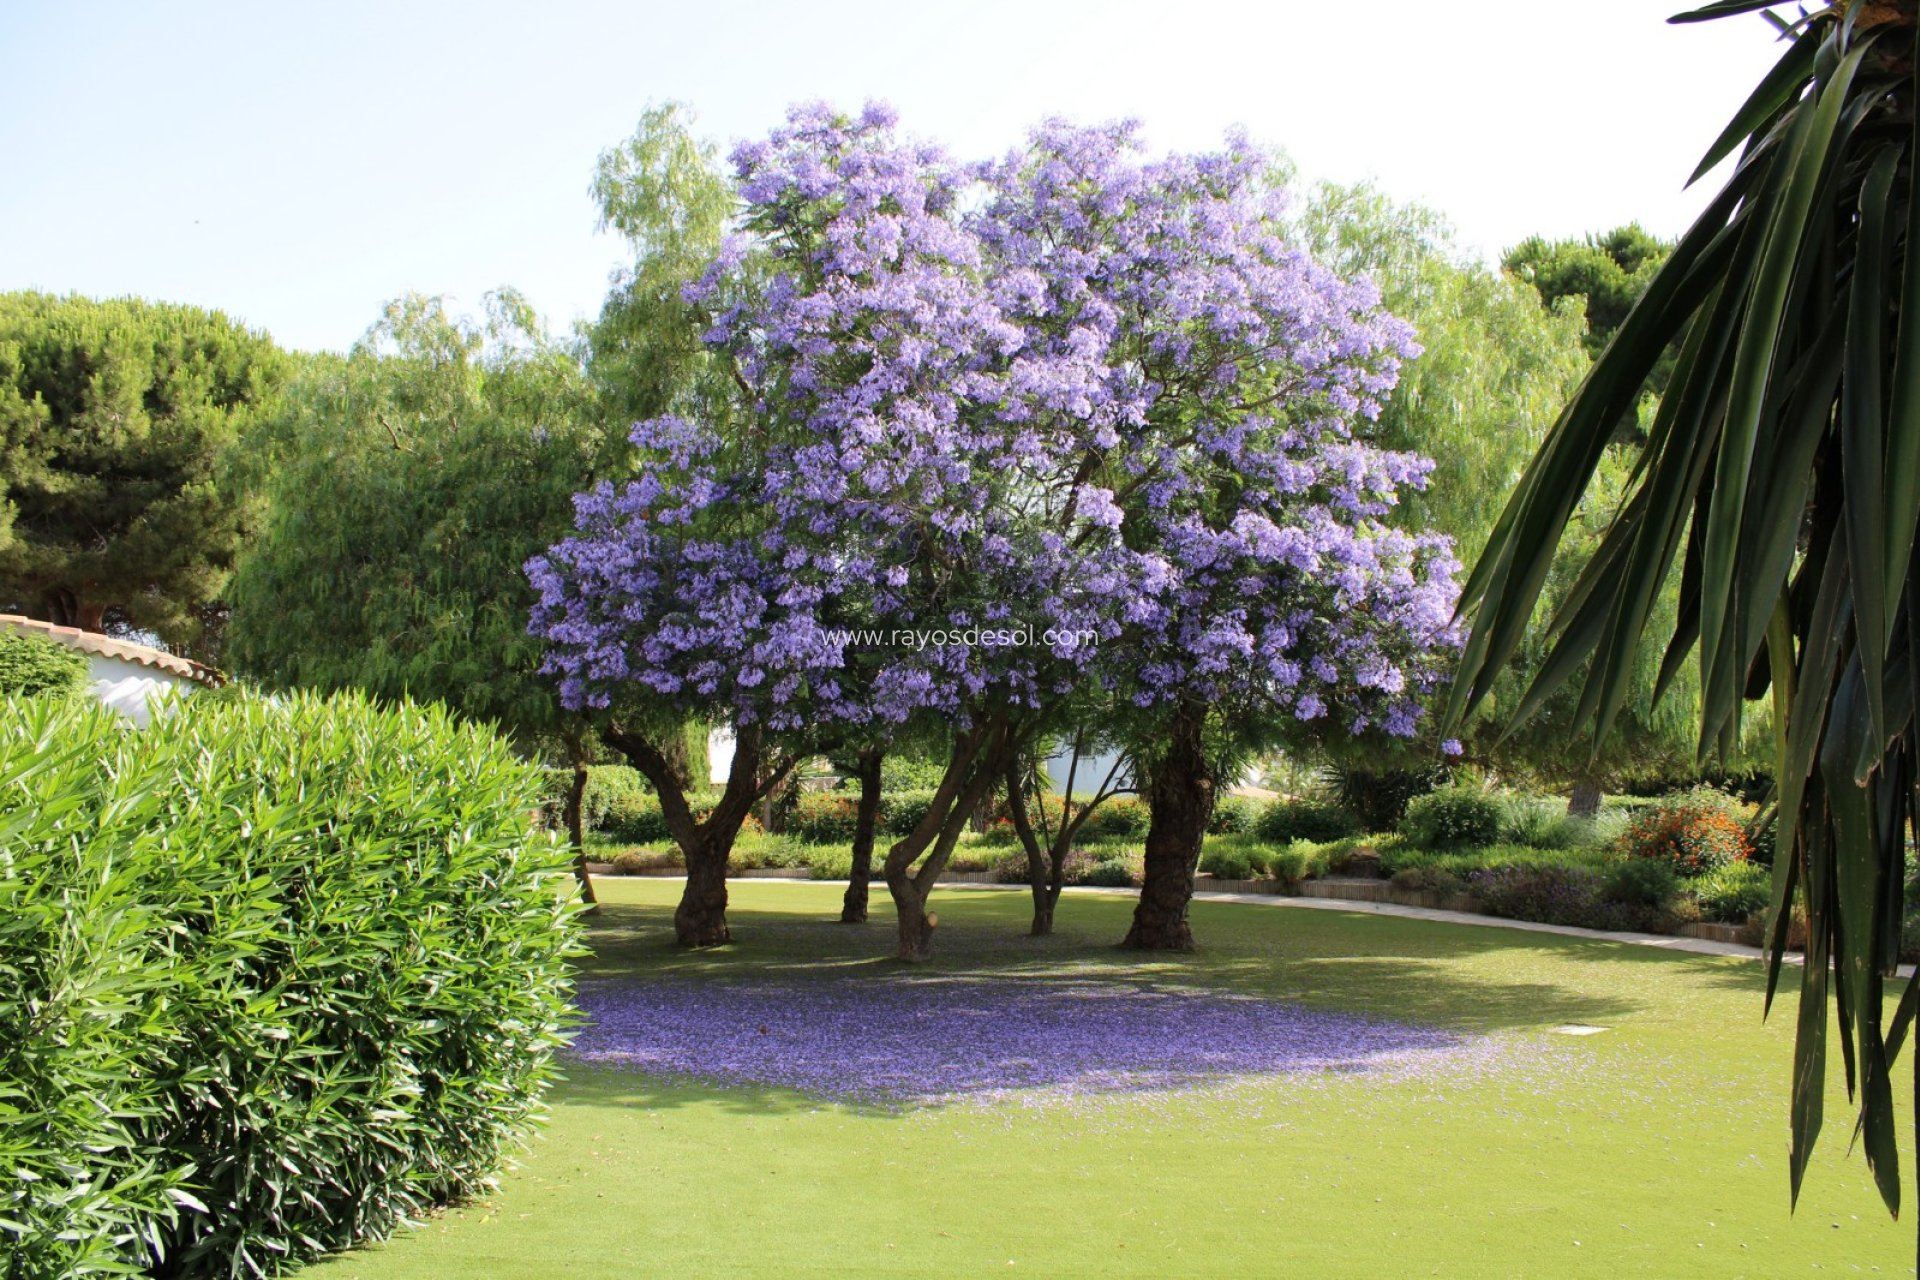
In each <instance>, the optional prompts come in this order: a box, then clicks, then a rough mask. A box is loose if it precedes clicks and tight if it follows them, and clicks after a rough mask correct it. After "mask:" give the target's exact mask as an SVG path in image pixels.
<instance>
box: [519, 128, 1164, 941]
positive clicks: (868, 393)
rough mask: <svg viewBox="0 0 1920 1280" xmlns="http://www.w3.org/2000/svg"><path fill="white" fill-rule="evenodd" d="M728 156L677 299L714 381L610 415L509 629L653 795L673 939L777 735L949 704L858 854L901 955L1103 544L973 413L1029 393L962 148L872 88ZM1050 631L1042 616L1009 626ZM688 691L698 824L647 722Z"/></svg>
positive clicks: (1119, 598)
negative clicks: (694, 270)
mask: <svg viewBox="0 0 1920 1280" xmlns="http://www.w3.org/2000/svg"><path fill="white" fill-rule="evenodd" d="M734 163H735V170H736V175H737V181H738V191H739V195H740V197H741V200H742V202H743V204H744V209H745V212H744V216H743V220H742V221H743V233H742V234H741V235H739V236H736V237H734V238H732V239H730V240H729V241H728V242H727V244H726V246H725V247H724V248H723V250H722V252H721V254H720V255H719V256H718V257H717V258H716V260H715V261H714V262H713V264H712V266H711V267H710V269H709V270H708V271H707V273H706V274H705V275H704V276H703V277H702V279H701V280H700V281H699V282H698V283H697V284H696V285H695V286H693V287H692V288H691V289H690V290H689V291H688V296H689V299H690V300H692V301H694V302H696V303H698V304H699V305H700V306H701V307H702V308H703V309H704V310H705V312H706V314H707V316H708V317H709V321H708V323H709V326H710V327H709V328H708V329H707V339H708V342H709V344H710V345H711V347H712V348H713V349H714V350H715V351H716V352H717V353H718V354H720V355H721V356H722V357H723V358H724V359H725V360H726V361H727V362H728V363H729V365H730V369H731V373H732V375H733V378H734V382H735V385H736V387H737V390H738V396H737V398H736V399H735V400H734V401H733V402H732V403H730V404H729V405H726V406H724V407H723V409H722V411H719V412H716V413H715V414H713V416H712V420H707V421H701V422H690V421H686V420H682V419H678V418H662V419H654V420H649V421H646V422H642V423H641V424H639V425H638V426H637V427H636V428H635V430H634V433H633V441H634V443H635V445H636V446H637V448H638V449H639V451H640V453H641V455H642V461H641V464H640V474H639V477H638V478H637V479H636V480H635V481H633V482H632V483H630V484H628V485H626V486H624V487H622V488H619V489H615V488H613V487H611V486H608V487H603V488H602V489H601V490H599V491H597V492H595V493H593V494H588V495H583V496H582V498H581V499H580V501H579V509H580V526H581V532H580V535H579V536H578V537H576V538H573V539H570V540H568V541H565V542H563V543H561V544H559V545H557V546H556V547H554V548H553V549H552V551H551V552H550V553H549V554H548V555H547V556H546V557H543V558H541V559H538V560H536V561H535V562H533V564H531V565H530V566H529V568H530V572H531V573H532V575H533V578H534V581H535V583H536V586H537V587H538V588H539V590H540V593H541V597H542V598H541V603H540V605H539V607H538V608H537V609H536V610H535V614H534V627H535V629H536V632H537V633H538V634H541V635H542V636H544V637H545V638H546V640H547V642H548V644H549V647H550V650H551V656H550V665H551V667H552V669H553V671H554V672H555V673H556V674H557V675H558V676H559V678H560V688H561V696H562V698H563V700H565V701H567V702H568V703H569V704H570V705H576V706H580V705H584V706H590V707H597V708H604V709H605V712H606V713H607V714H608V715H610V716H611V717H612V720H611V721H610V731H609V741H611V742H613V744H614V745H616V746H618V747H620V748H621V749H622V750H623V751H626V752H627V754H628V755H629V756H630V757H631V758H632V759H633V760H634V763H635V765H636V766H637V767H639V768H640V769H641V770H642V772H643V773H646V774H647V776H648V777H649V779H650V780H652V781H653V782H654V784H655V786H656V788H657V789H659V790H661V793H662V794H661V801H662V806H663V810H664V811H665V814H666V816H667V820H668V824H669V827H670V828H671V829H673V830H674V834H675V837H676V839H677V840H678V841H679V843H680V844H681V847H682V849H683V850H684V851H685V853H686V855H687V858H688V888H687V896H686V899H685V900H683V902H682V904H681V909H680V911H679V913H678V914H677V916H676V921H677V924H678V925H679V934H680V937H681V940H682V941H683V942H688V943H694V944H700V943H709V942H716V941H721V940H724V939H725V937H726V936H727V930H726V925H725V916H724V911H725V902H726V890H725V868H726V856H727V851H728V849H729V848H730V847H731V843H732V839H733V836H734V834H735V833H736V832H737V830H738V828H739V825H740V822H741V820H743V819H744V817H745V816H746V809H747V806H748V805H750V804H751V802H752V800H753V799H754V798H756V797H757V796H758V795H760V794H764V793H765V792H766V791H767V790H769V789H770V788H771V787H772V786H774V785H776V784H777V782H778V780H779V778H780V777H781V776H783V775H784V773H785V772H786V771H787V770H788V769H789V768H790V767H791V764H792V762H793V760H794V759H795V758H796V753H797V752H801V751H809V752H810V751H813V750H819V749H833V748H836V747H837V746H838V740H839V739H840V737H841V736H842V735H843V734H844V735H846V736H852V737H858V738H860V739H861V740H862V741H864V742H871V741H872V739H873V736H874V731H875V728H876V726H880V727H884V726H888V725H901V724H905V723H906V722H907V721H908V720H909V719H910V718H911V717H912V716H913V715H914V714H915V713H916V712H922V711H925V712H930V713H933V714H938V715H941V716H943V717H945V718H946V720H947V721H948V722H949V723H951V724H953V725H955V726H957V728H956V731H955V735H954V745H953V749H952V759H951V763H950V767H949V768H948V770H947V773H946V775H945V776H944V778H943V781H942V783H941V786H940V788H939V790H938V791H937V793H936V795H937V801H936V803H935V804H934V805H933V806H932V807H931V808H930V810H929V813H928V815H927V817H926V818H925V819H924V820H923V821H922V822H921V823H920V824H919V826H918V827H917V828H916V830H915V831H914V833H913V834H911V835H909V836H907V837H905V838H904V839H903V840H902V841H901V842H900V843H899V844H898V845H896V846H895V848H894V849H893V850H892V851H891V852H890V854H889V856H888V859H887V864H886V868H887V877H888V882H889V887H890V889H891V890H892V891H893V894H894V897H895V901H896V904H897V905H898V906H899V908H900V911H901V929H902V952H903V954H908V955H911V956H913V957H918V956H920V955H924V954H925V951H926V947H927V945H928V942H929V939H930V931H931V927H932V923H933V921H932V920H931V919H930V918H929V917H928V916H927V914H926V912H925V910H924V906H925V901H926V894H927V893H928V891H930V890H931V888H932V885H933V883H934V881H935V880H936V879H937V877H938V875H939V871H940V869H941V867H942V866H943V865H944V862H945V859H946V856H947V854H948V853H949V852H950V851H951V848H952V845H953V842H954V841H955V840H956V839H957V838H958V835H959V829H960V825H961V824H962V823H963V821H964V818H965V816H966V814H967V813H968V812H970V811H971V808H972V807H973V805H974V804H975V803H977V801H978V799H979V798H980V796H981V795H982V794H984V792H985V791H986V789H988V788H989V787H990V786H991V785H992V783H993V782H994V781H995V780H996V779H997V777H998V771H997V769H996V768H995V765H996V763H997V761H998V760H999V759H1000V758H1001V757H1002V755H1003V754H1004V752H1005V751H1006V750H1007V749H1008V748H1009V744H1010V743H1011V742H1014V741H1016V740H1018V739H1019V738H1020V737H1021V736H1022V734H1023V733H1025V732H1026V729H1025V727H1024V726H1023V725H1022V723H1021V719H1022V716H1023V715H1024V714H1028V713H1030V709H1031V708H1033V707H1035V706H1036V705H1037V704H1038V702H1039V700H1040V699H1041V698H1042V697H1044V696H1046V695H1047V694H1049V693H1051V692H1053V691H1055V690H1056V689H1058V688H1064V687H1067V686H1069V685H1070V683H1071V681H1072V679H1073V678H1074V675H1073V672H1074V670H1075V668H1076V667H1077V665H1079V664H1080V663H1082V662H1083V661H1084V658H1085V655H1086V653H1087V652H1088V651H1089V650H1090V646H1080V645H1078V644H1077V643H1076V641H1077V639H1078V637H1080V636H1082V635H1084V634H1089V633H1094V634H1098V633H1101V632H1102V631H1103V630H1104V632H1105V633H1108V634H1110V633H1111V632H1112V631H1113V630H1114V629H1115V627H1116V626H1117V624H1116V623H1114V622H1113V621H1111V619H1112V618H1113V616H1114V614H1115V613H1116V612H1117V611H1118V609H1119V608H1120V607H1121V604H1122V602H1123V601H1124V600H1125V598H1126V592H1125V591H1124V590H1123V588H1124V586H1125V583H1126V581H1127V579H1126V577H1125V575H1124V574H1123V573H1122V572H1121V571H1120V569H1119V568H1118V567H1116V566H1117V565H1119V564H1123V563H1126V562H1128V559H1129V557H1128V556H1127V554H1126V552H1125V549H1124V548H1123V547H1122V546H1121V545H1120V542H1119V539H1118V536H1117V534H1115V532H1114V531H1113V530H1112V529H1111V528H1110V527H1107V526H1104V525H1100V524H1098V523H1096V522H1095V521H1093V520H1092V519H1090V518H1086V517H1081V518H1078V519H1076V518H1075V517H1074V516H1073V514H1072V509H1071V499H1070V498H1069V497H1068V492H1069V490H1070V489H1071V480H1072V471H1073V468H1074V467H1075V466H1077V465H1078V458H1079V454H1078V452H1077V451H1073V450H1071V449H1069V448H1063V447H1062V445H1061V443H1060V442H1058V441H1055V440H1051V439H1040V438H1038V437H1036V436H1034V435H1033V434H1032V433H1027V432H1023V431H1021V430H1020V429H1019V428H1018V427H1017V425H1016V424H1015V423H1014V422H1012V421H1011V420H1010V417H1009V415H1004V414H994V413H987V412H983V411H982V406H984V405H988V404H999V403H1002V402H1007V401H1011V400H1015V399H1017V398H1020V397H1023V396H1026V395H1030V394H1032V393H1031V392H1029V391H1026V390H1025V389H1023V388H1020V387H1018V386H1016V385H1014V383H1013V379H1012V376H1011V374H1010V373H1009V370H1008V365H1009V363H1010V360H1009V357H1010V356H1011V355H1012V353H1013V352H1015V351H1016V350H1017V349H1018V346H1019V339H1020V335H1019V333H1018V331H1017V330H1016V329H1015V328H1014V327H1013V326H1011V325H1009V324H1007V323H1006V322H1005V321H1004V320H1002V319H1001V318H1000V316H999V314H998V309H997V307H996V306H995V303H994V299H993V297H992V295H991V291H990V288H989V286H990V283H991V281H990V280H989V279H988V278H987V276H986V273H985V271H984V270H983V264H982V259H981V255H980V252H979V246H978V244H977V242H976V241H975V240H974V238H973V237H971V236H970V235H969V234H967V233H966V231H965V230H963V229H962V227H961V226H960V223H959V214H958V208H957V198H958V194H959V191H960V188H961V186H962V184H963V182H964V180H965V174H964V172H963V171H962V170H960V169H959V168H958V167H957V166H954V165H952V164H951V163H950V162H948V161H947V160H945V159H944V158H943V157H942V156H940V155H939V153H937V152H936V151H933V150H931V149H928V148H924V147H920V146H917V145H913V144H909V143H903V142H901V141H899V140H898V139H896V137H895V136H894V132H893V128H892V118H891V116H890V114H889V113H887V112H885V111H883V110H879V109H872V110H869V111H868V112H867V113H866V114H865V115H864V116H863V117H861V118H860V119H858V120H849V119H846V118H844V117H839V116H836V115H834V114H833V113H831V112H829V111H827V110H826V109H824V108H806V109H801V110H798V111H796V112H795V113H794V114H793V116H792V118H791V120H790V122H789V124H788V126H787V127H786V128H784V129H781V130H779V131H777V132H775V133H774V134H773V136H772V137H771V138H770V139H768V140H767V141H766V142H763V143H757V144H752V145H747V146H743V147H741V148H739V149H738V150H737V151H736V152H735V155H734ZM1089 430H1090V428H1089ZM1069 443H1071V442H1069ZM1087 531H1091V532H1087ZM1083 533H1084V534H1085V536H1080V535H1082V534H1083ZM1076 538H1077V543H1076ZM1048 632H1052V633H1054V634H1056V636H1059V637H1064V638H1063V639H1060V641H1059V642H1058V643H1056V644H1052V645H1049V644H1045V643H1037V644H1032V645H1023V644H1021V643H1018V640H1019V639H1020V638H1023V637H1024V636H1027V635H1031V636H1034V637H1040V636H1043V635H1044V634H1045V633H1048ZM860 633H865V634H860ZM694 712H699V713H702V714H713V715H718V716H721V717H723V718H725V719H728V720H730V721H731V722H732V723H733V725H734V727H735V734H736V739H737V742H738V744H739V746H738V749H737V750H736V754H735V759H734V776H733V778H732V779H730V781H729V783H728V786H727V789H726V792H725V793H724V795H723V796H722V798H721V799H720V801H719V803H718V805H717V806H716V808H715V809H714V810H713V813H712V815H711V816H710V817H709V818H707V819H706V820H705V821H704V822H695V821H693V819H692V815H691V814H690V813H689V812H688V811H687V807H686V806H685V804H684V803H682V801H681V800H680V799H679V798H678V797H677V796H676V795H675V794H674V792H675V791H676V788H675V787H674V786H672V785H671V784H670V783H666V782H663V779H662V777H661V776H660V773H661V770H660V769H659V767H658V763H657V761H655V760H654V759H653V758H652V757H653V756H654V754H655V753H654V752H653V751H652V750H651V745H650V744H651V732H652V731H651V730H650V729H648V728H647V727H646V726H648V725H649V724H650V723H653V722H658V721H660V720H662V719H668V718H672V717H676V716H684V715H687V714H691V713H694ZM636 726H638V727H636ZM922 855H929V856H926V857H925V858H924V859H923V857H922ZM916 862H922V863H923V865H922V866H921V867H920V869H919V870H918V871H917V872H916V871H914V870H913V866H914V864H915V863H916Z"/></svg>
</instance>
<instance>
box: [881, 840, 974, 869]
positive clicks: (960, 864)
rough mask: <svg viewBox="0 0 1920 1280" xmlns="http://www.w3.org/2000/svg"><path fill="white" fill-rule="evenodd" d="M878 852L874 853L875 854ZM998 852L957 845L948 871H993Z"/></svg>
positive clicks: (950, 859)
mask: <svg viewBox="0 0 1920 1280" xmlns="http://www.w3.org/2000/svg"><path fill="white" fill-rule="evenodd" d="M877 852H878V851H876V853H877ZM999 856H1000V853H999V850H997V849H993V848H991V847H988V846H984V845H977V844H976V845H964V844H963V845H959V846H957V847H956V848H955V849H954V851H953V855H952V856H951V857H949V858H948V859H947V869H948V870H950V871H965V872H980V871H991V870H993V867H994V863H995V862H996V861H997V860H998V858H999Z"/></svg>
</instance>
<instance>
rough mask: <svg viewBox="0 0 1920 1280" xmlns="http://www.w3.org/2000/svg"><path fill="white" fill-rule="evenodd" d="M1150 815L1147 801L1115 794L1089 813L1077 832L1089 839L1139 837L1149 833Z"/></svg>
mask: <svg viewBox="0 0 1920 1280" xmlns="http://www.w3.org/2000/svg"><path fill="white" fill-rule="evenodd" d="M1150 816H1151V814H1150V813H1149V811H1148V809H1147V805H1146V802H1145V801H1144V800H1141V799H1140V798H1139V797H1138V796H1114V797H1113V798H1111V799H1109V800H1102V801H1101V802H1100V807H1099V808H1097V809H1095V810H1094V811H1093V812H1092V813H1090V814H1088V815H1087V820H1086V821H1085V822H1083V823H1081V824H1080V830H1079V832H1078V833H1077V834H1078V835H1080V836H1083V837H1085V838H1086V839H1089V840H1130V839H1137V838H1138V837H1140V836H1143V835H1145V834H1146V833H1147V819H1148V818H1149V817H1150Z"/></svg>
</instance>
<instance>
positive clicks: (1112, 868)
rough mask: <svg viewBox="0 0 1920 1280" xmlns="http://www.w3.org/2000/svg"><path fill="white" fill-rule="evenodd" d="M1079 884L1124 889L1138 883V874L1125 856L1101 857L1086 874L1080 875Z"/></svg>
mask: <svg viewBox="0 0 1920 1280" xmlns="http://www.w3.org/2000/svg"><path fill="white" fill-rule="evenodd" d="M1080 883H1081V884H1087V885H1095V886H1098V887H1102V888H1108V889H1125V888H1129V887H1131V886H1133V885H1136V884H1139V883H1140V880H1139V876H1138V875H1137V874H1136V873H1135V871H1134V869H1133V866H1132V865H1131V864H1130V863H1129V862H1128V860H1127V859H1125V858H1101V859H1100V860H1099V861H1097V862H1095V863H1094V864H1093V865H1092V866H1091V867H1089V868H1087V871H1086V874H1084V875H1082V876H1081V877H1080Z"/></svg>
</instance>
